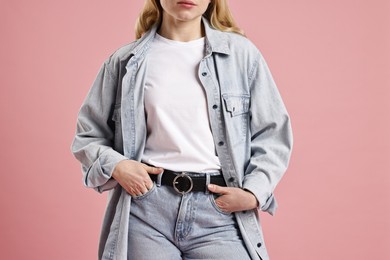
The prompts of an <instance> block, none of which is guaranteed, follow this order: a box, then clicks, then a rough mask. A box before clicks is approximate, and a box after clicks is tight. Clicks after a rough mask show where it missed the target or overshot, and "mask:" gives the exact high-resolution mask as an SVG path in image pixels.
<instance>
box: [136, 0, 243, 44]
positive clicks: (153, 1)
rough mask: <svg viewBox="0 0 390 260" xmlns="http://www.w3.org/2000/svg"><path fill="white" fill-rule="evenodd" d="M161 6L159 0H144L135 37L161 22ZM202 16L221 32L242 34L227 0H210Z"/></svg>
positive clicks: (139, 36)
mask: <svg viewBox="0 0 390 260" xmlns="http://www.w3.org/2000/svg"><path fill="white" fill-rule="evenodd" d="M162 13H163V8H162V6H161V4H160V0H146V1H145V5H144V8H143V9H142V11H141V13H140V15H139V17H138V19H137V23H136V27H135V37H136V38H137V39H139V38H141V36H142V35H143V34H144V33H145V32H147V31H149V30H150V29H151V28H152V27H153V25H155V24H156V23H161V20H162ZM203 16H204V17H205V18H206V19H207V20H208V21H209V22H210V24H211V26H212V27H213V28H214V29H217V30H220V31H223V32H235V33H238V34H241V35H244V32H243V31H242V30H241V29H240V28H239V27H238V26H237V25H236V22H235V21H234V19H233V15H232V13H231V12H230V9H229V7H228V4H227V0H211V2H210V4H209V7H208V8H207V10H206V12H205V13H204V14H203Z"/></svg>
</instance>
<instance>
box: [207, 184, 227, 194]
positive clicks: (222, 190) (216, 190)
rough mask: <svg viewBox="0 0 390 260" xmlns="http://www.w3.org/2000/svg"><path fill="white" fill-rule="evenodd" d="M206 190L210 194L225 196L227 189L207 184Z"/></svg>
mask: <svg viewBox="0 0 390 260" xmlns="http://www.w3.org/2000/svg"><path fill="white" fill-rule="evenodd" d="M207 188H208V189H209V191H211V192H212V193H218V194H226V193H228V188H227V187H222V186H218V185H215V184H209V185H208V186H207Z"/></svg>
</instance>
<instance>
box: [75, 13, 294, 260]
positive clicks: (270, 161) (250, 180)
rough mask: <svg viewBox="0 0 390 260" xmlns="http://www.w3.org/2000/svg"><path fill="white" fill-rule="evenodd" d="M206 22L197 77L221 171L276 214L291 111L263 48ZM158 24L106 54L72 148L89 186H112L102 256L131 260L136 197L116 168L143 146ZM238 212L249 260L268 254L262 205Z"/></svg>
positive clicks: (286, 159) (137, 157) (287, 155)
mask: <svg viewBox="0 0 390 260" xmlns="http://www.w3.org/2000/svg"><path fill="white" fill-rule="evenodd" d="M203 23H204V25H205V33H206V55H205V57H204V58H203V59H202V60H201V62H200V64H199V71H198V75H199V79H200V81H201V83H202V85H203V87H204V90H205V93H206V98H207V104H208V112H209V117H210V125H211V131H212V135H213V138H214V142H215V146H216V150H217V154H218V157H219V159H220V161H221V165H222V173H223V176H224V178H225V180H226V183H227V185H228V186H232V187H241V188H244V189H247V190H249V191H251V192H252V193H253V194H254V195H255V196H256V198H257V200H258V201H259V205H260V208H261V210H263V211H267V212H269V213H270V214H274V212H275V210H276V208H277V203H276V200H275V197H274V195H273V192H274V189H275V186H276V185H277V183H278V182H279V181H280V179H281V178H282V176H283V174H284V173H285V171H286V169H287V166H288V162H289V158H290V153H291V149H292V132H291V125H290V120H289V116H288V113H287V111H286V108H285V106H284V104H283V102H282V99H281V97H280V94H279V92H278V90H277V88H276V86H275V83H274V80H273V79H272V76H271V73H270V71H269V69H268V67H267V65H266V63H265V61H264V59H263V57H262V55H261V53H260V52H259V50H258V49H257V48H256V47H255V46H254V45H253V44H252V43H251V42H250V41H249V40H248V39H247V38H245V37H243V36H241V35H238V34H235V33H227V32H221V31H218V30H214V29H212V28H211V27H210V25H209V23H208V21H207V20H206V19H203ZM156 29H157V27H156V26H155V27H154V28H153V29H152V30H151V31H149V32H148V33H146V34H145V35H144V36H143V37H142V38H141V39H139V40H137V41H135V42H133V43H130V44H128V45H126V46H124V47H122V48H120V49H119V50H117V51H116V52H115V53H114V54H113V55H111V56H110V57H109V58H108V59H107V61H106V62H105V63H104V64H103V66H102V68H101V70H100V72H99V74H98V75H97V78H96V80H95V82H94V84H93V86H92V88H91V89H90V92H89V93H88V96H87V98H86V99H85V101H84V103H83V105H82V107H81V109H80V112H79V116H78V121H77V133H76V136H75V139H74V141H73V144H72V152H73V153H74V155H75V156H76V158H77V159H78V160H79V161H80V162H81V164H82V172H83V180H84V184H85V185H86V186H87V187H91V188H94V189H96V190H97V191H99V192H103V191H106V190H109V191H110V193H109V201H108V204H107V209H106V214H105V218H104V223H103V228H102V233H101V239H100V246H99V259H116V260H125V259H127V250H128V248H127V237H128V232H127V230H128V221H129V220H128V219H129V212H130V207H131V196H130V195H129V194H128V193H127V192H126V191H125V190H124V189H122V188H121V186H120V185H118V184H117V182H116V181H115V180H114V179H113V178H112V177H111V174H112V172H113V170H114V167H115V165H116V164H117V163H118V162H119V161H121V160H124V159H133V160H138V161H139V160H140V159H141V156H142V152H143V151H144V147H145V141H146V135H147V130H146V120H145V113H144V98H143V95H144V89H143V86H144V81H145V66H143V65H142V60H143V59H144V57H145V55H147V53H148V49H149V47H150V43H151V41H152V39H153V38H154V36H155V34H156ZM189 124H190V122H189ZM235 214H236V219H237V222H238V225H239V228H240V231H241V233H242V236H243V239H244V242H245V244H246V247H247V249H248V251H249V253H250V255H251V257H252V259H263V260H266V259H269V257H268V254H267V251H266V248H265V244H264V241H263V234H262V230H261V226H260V223H259V216H258V211H257V210H251V211H246V212H237V213H235ZM130 235H131V234H130Z"/></svg>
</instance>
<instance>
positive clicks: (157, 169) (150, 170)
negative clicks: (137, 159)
mask: <svg viewBox="0 0 390 260" xmlns="http://www.w3.org/2000/svg"><path fill="white" fill-rule="evenodd" d="M144 169H145V170H146V171H147V172H148V173H150V174H160V173H162V172H163V170H164V169H163V168H160V167H152V166H149V165H146V164H144Z"/></svg>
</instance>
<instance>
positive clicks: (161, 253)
mask: <svg viewBox="0 0 390 260" xmlns="http://www.w3.org/2000/svg"><path fill="white" fill-rule="evenodd" d="M215 198H216V195H215V194H208V193H207V192H190V193H188V194H185V195H181V194H178V193H177V192H176V191H175V190H174V189H173V188H172V187H169V186H159V185H156V184H154V186H153V188H152V189H151V190H149V191H148V192H147V193H146V194H144V195H142V196H139V197H135V198H133V199H132V203H131V210H130V221H129V240H128V243H129V252H128V259H134V260H154V259H156V260H178V259H188V260H190V259H207V260H210V259H215V260H217V259H220V260H226V259H240V260H246V259H248V260H250V257H249V255H248V252H247V250H246V248H245V245H244V243H243V241H242V238H241V235H240V232H239V229H238V227H237V224H236V220H235V217H234V214H231V213H226V212H222V211H221V210H220V209H219V208H218V206H217V205H216V204H215Z"/></svg>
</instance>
